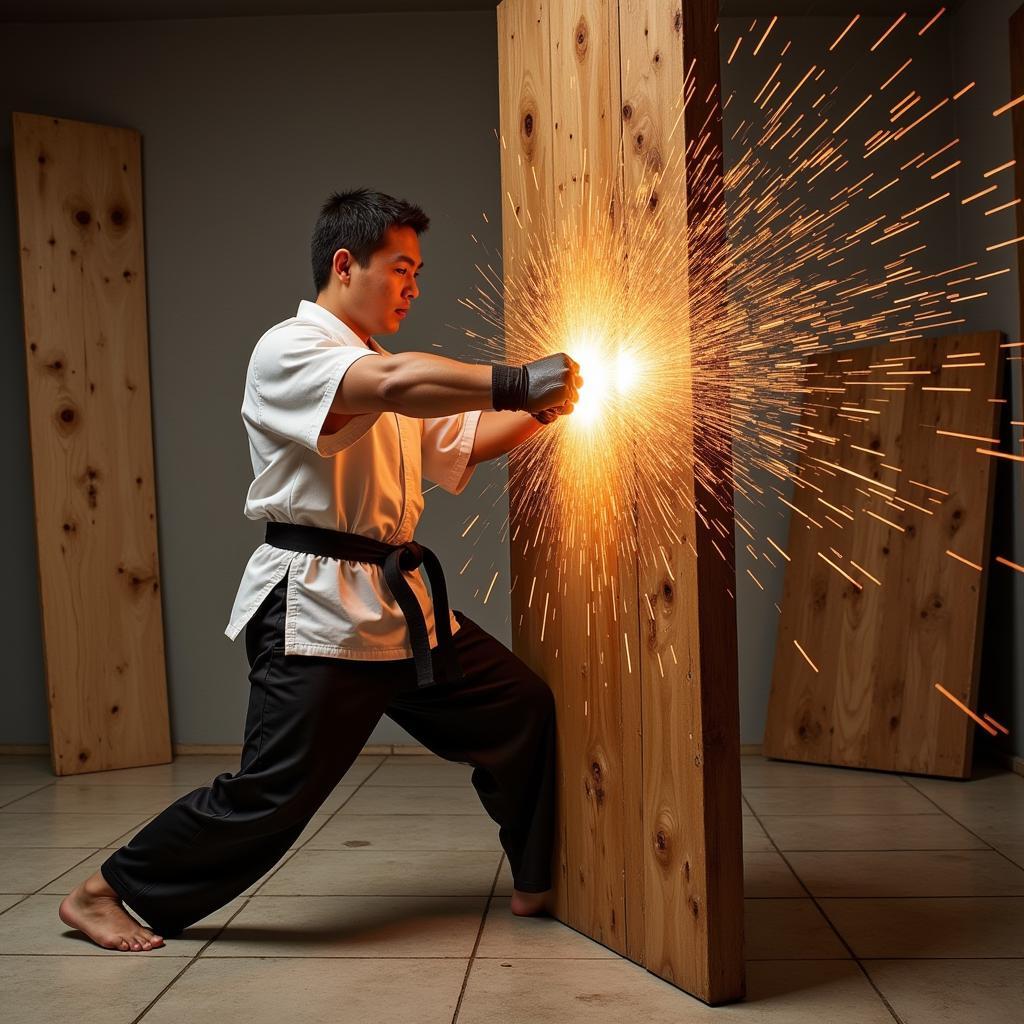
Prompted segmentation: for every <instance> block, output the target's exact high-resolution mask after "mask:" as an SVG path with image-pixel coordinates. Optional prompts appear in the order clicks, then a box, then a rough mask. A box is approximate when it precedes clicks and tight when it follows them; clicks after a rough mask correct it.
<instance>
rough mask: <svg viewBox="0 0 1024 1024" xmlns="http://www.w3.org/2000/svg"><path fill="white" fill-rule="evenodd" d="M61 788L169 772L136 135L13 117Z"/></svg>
mask: <svg viewBox="0 0 1024 1024" xmlns="http://www.w3.org/2000/svg"><path fill="white" fill-rule="evenodd" d="M13 139H14V163H15V179H16V186H17V194H18V227H19V233H20V242H21V285H22V300H23V306H24V324H25V358H26V368H27V377H28V404H29V423H30V431H31V445H32V469H33V486H34V492H35V512H36V538H37V547H38V555H39V589H40V597H41V603H42V621H43V636H44V646H45V658H46V692H47V701H48V705H49V713H50V751H51V758H52V761H53V767H54V771H55V772H56V773H57V774H58V775H69V774H76V773H81V772H93V771H100V770H105V769H111V768H125V767H131V766H134V765H144V764H159V763H164V762H167V761H170V759H171V744H170V728H169V720H168V708H167V683H166V675H165V663H164V637H163V622H162V616H161V598H160V572H159V563H158V555H157V523H156V498H155V485H154V478H153V441H152V425H151V411H150V387H149V354H148V338H147V331H146V275H145V259H144V253H143V232H142V165H141V152H140V137H139V134H138V132H135V131H131V130H128V129H124V128H111V127H106V126H103V125H94V124H85V123H82V122H77V121H67V120H63V119H59V118H54V117H42V116H36V115H32V114H14V118H13Z"/></svg>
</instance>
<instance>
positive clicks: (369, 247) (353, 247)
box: [311, 188, 430, 294]
mask: <svg viewBox="0 0 1024 1024" xmlns="http://www.w3.org/2000/svg"><path fill="white" fill-rule="evenodd" d="M429 226H430V218H429V217H428V216H427V215H426V214H425V213H424V212H423V211H422V210H421V209H420V208H419V207H418V206H415V205H413V204H412V203H407V202H406V201H405V200H404V199H395V197H394V196H389V195H385V194H384V193H383V192H373V191H371V190H370V189H365V188H358V189H354V190H353V191H351V192H334V193H332V194H331V195H330V196H329V197H328V198H327V201H326V202H325V203H324V205H323V206H322V207H321V208H320V216H319V217H318V218H317V221H316V227H314V228H313V242H312V245H311V250H312V252H311V255H312V259H313V285H314V287H315V288H316V291H317V294H319V293H320V292H322V291H323V290H324V288H325V287H326V286H327V282H328V281H330V279H331V268H332V265H333V262H334V254H335V253H336V252H337V251H338V250H339V249H348V251H349V252H350V253H352V256H353V258H354V259H355V261H356V263H358V264H359V266H361V267H366V266H369V264H370V257H371V256H373V254H374V253H375V252H376V251H377V250H378V249H379V248H380V247H381V243H382V242H383V241H384V233H385V232H386V231H387V230H388V228H393V227H410V228H412V229H413V230H414V231H415V232H416V234H417V235H421V234H423V232H424V231H426V230H427V228H428V227H429Z"/></svg>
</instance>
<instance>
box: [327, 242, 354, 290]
mask: <svg viewBox="0 0 1024 1024" xmlns="http://www.w3.org/2000/svg"><path fill="white" fill-rule="evenodd" d="M353 262H354V261H353V259H352V253H350V252H349V251H348V249H339V250H338V251H337V252H336V253H335V254H334V260H333V261H332V269H333V270H334V273H335V274H336V275H337V276H338V277H339V278H340V279H341V283H342V284H348V283H349V281H351V279H352V263H353Z"/></svg>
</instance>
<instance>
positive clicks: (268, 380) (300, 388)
mask: <svg viewBox="0 0 1024 1024" xmlns="http://www.w3.org/2000/svg"><path fill="white" fill-rule="evenodd" d="M365 356H370V357H372V358H374V359H381V358H383V357H382V356H380V355H378V354H377V353H376V352H373V351H372V350H370V349H366V348H360V347H357V346H355V345H345V344H343V343H342V342H340V341H338V340H336V339H333V338H328V337H325V336H324V335H323V334H322V333H319V332H317V331H314V330H309V331H303V330H295V329H290V330H281V331H272V332H270V333H269V334H266V335H264V336H263V338H262V339H260V343H259V344H258V345H257V346H256V350H255V351H254V352H253V357H252V382H253V387H254V391H255V396H256V411H257V417H258V422H259V425H260V426H261V427H262V428H263V429H265V430H268V431H271V432H272V433H274V434H277V435H278V436H280V437H283V438H286V439H287V440H289V441H294V442H295V443H296V444H300V445H302V446H303V447H304V448H308V449H309V450H310V451H314V452H317V454H319V455H323V456H325V457H327V456H331V455H335V454H337V453H338V452H340V451H341V450H342V449H343V448H346V447H347V446H348V445H350V444H352V443H353V442H354V441H357V440H358V439H359V438H360V437H362V436H363V434H365V433H366V431H367V430H369V429H370V427H372V426H373V424H374V423H375V422H376V420H377V418H378V416H379V415H380V414H379V413H364V414H361V415H358V416H353V417H352V418H351V419H350V420H349V421H348V422H347V423H345V424H344V426H342V428H341V429H340V430H338V431H336V432H335V433H333V434H327V435H326V436H324V437H320V430H321V428H322V427H323V423H324V419H325V418H326V417H327V413H328V412H329V411H330V408H331V403H332V402H333V401H334V395H335V393H336V392H337V390H338V386H339V384H341V380H342V378H343V377H344V376H345V374H346V372H347V371H348V368H349V367H350V366H351V365H352V364H353V363H354V362H356V360H358V359H362V358H363V357H365Z"/></svg>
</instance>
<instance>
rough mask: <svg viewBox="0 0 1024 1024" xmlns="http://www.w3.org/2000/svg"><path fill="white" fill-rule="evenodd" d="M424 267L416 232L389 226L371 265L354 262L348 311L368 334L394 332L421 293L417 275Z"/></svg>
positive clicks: (349, 287)
mask: <svg viewBox="0 0 1024 1024" xmlns="http://www.w3.org/2000/svg"><path fill="white" fill-rule="evenodd" d="M422 268H423V261H422V260H421V259H420V240H419V238H418V237H417V235H416V232H415V231H414V230H413V229H412V228H410V227H393V228H388V230H387V232H386V233H385V235H384V240H383V243H382V244H381V247H380V248H379V249H378V250H377V251H376V252H375V253H374V254H373V256H372V257H371V258H370V264H369V266H366V267H361V266H359V264H358V263H356V262H355V260H352V261H351V277H350V281H349V286H348V288H346V289H345V305H346V309H347V312H348V313H349V314H350V315H351V316H352V317H353V319H355V320H356V321H357V322H358V323H359V325H360V326H362V327H363V328H364V329H365V331H366V333H367V334H370V335H378V334H394V333H395V332H396V331H397V330H398V328H399V327H400V326H401V324H402V321H403V320H404V319H405V317H406V316H408V314H409V307H410V305H411V304H412V300H413V299H415V298H416V296H417V295H419V293H420V289H419V285H418V284H417V283H416V277H417V275H418V274H419V272H420V270H421V269H422Z"/></svg>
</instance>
